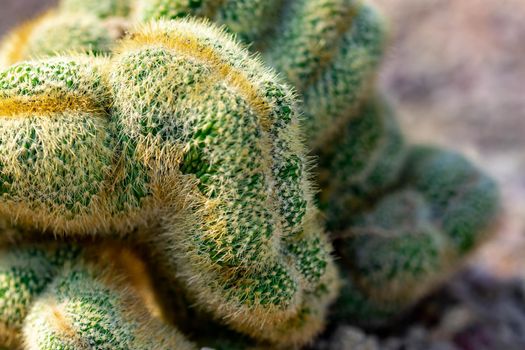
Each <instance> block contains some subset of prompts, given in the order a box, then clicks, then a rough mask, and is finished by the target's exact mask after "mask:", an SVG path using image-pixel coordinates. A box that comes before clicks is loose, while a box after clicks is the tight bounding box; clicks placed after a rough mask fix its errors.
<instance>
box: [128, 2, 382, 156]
mask: <svg viewBox="0 0 525 350" xmlns="http://www.w3.org/2000/svg"><path fill="white" fill-rule="evenodd" d="M142 3H143V6H142V7H139V10H138V12H139V13H141V14H142V15H141V19H142V20H150V19H158V18H178V17H184V16H188V15H191V16H200V17H207V18H209V19H211V20H212V21H214V22H215V23H218V24H222V25H224V26H225V27H226V28H227V29H228V30H229V31H230V32H232V33H235V34H236V35H237V36H238V37H239V38H240V39H241V40H243V41H245V42H247V43H250V44H252V47H253V48H254V49H256V50H259V51H260V52H261V55H262V56H263V58H264V59H265V61H266V62H267V63H269V64H270V65H271V66H273V67H274V68H275V69H276V70H277V71H278V72H280V73H281V74H282V75H283V76H284V77H285V78H286V79H287V80H288V81H289V82H290V83H291V84H292V85H293V86H294V87H295V88H296V89H297V91H298V92H299V94H300V97H301V99H302V100H303V101H304V108H303V114H304V116H303V119H304V120H303V123H304V125H305V126H304V128H305V133H306V136H307V137H306V140H307V142H308V146H309V148H311V149H314V148H317V147H320V146H322V143H323V140H326V139H330V138H331V137H332V135H333V133H334V132H336V131H337V130H338V129H339V128H340V127H341V125H344V124H345V123H346V122H347V121H348V120H349V118H351V117H352V116H354V115H355V114H356V113H357V112H358V106H359V104H360V103H361V102H362V100H363V99H364V98H365V97H366V95H367V94H368V91H369V90H370V89H371V88H372V85H373V81H374V79H373V78H374V76H375V74H376V70H377V67H378V65H379V62H380V59H381V56H382V52H383V47H384V42H385V38H384V36H385V34H384V29H383V23H382V20H381V18H380V17H379V16H378V15H377V13H376V12H375V11H374V10H373V9H372V8H371V7H370V6H368V5H366V4H364V3H362V2H361V1H354V0H296V1H279V0H273V1H234V0H225V1H218V0H210V1H173V0H151V1H148V0H142Z"/></svg>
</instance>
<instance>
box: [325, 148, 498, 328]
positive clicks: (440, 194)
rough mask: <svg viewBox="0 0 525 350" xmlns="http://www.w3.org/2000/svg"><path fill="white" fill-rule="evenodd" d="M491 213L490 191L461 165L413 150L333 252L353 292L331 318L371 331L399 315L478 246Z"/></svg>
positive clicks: (437, 153) (454, 158) (451, 157)
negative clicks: (396, 180) (391, 184)
mask: <svg viewBox="0 0 525 350" xmlns="http://www.w3.org/2000/svg"><path fill="white" fill-rule="evenodd" d="M497 209H498V191H497V188H496V185H495V183H494V182H493V181H492V180H491V179H489V178H488V177H487V176H486V175H484V174H483V173H481V172H480V171H479V170H478V169H476V168H475V167H474V166H473V165H472V164H471V163H469V162H468V161H467V160H466V159H464V158H462V157H461V156H459V155H457V154H454V153H451V152H447V151H442V150H438V149H434V148H429V147H420V146H418V147H413V148H412V149H411V151H410V153H409V156H408V162H407V165H406V166H405V169H404V175H403V176H402V183H401V185H399V189H397V190H395V191H394V192H392V193H390V194H388V195H387V196H385V197H384V198H382V199H381V200H380V201H379V202H378V203H377V204H376V206H375V207H374V208H373V209H372V210H370V211H369V212H367V213H364V214H362V215H360V216H358V217H354V220H353V223H352V224H351V226H350V227H349V228H348V229H347V232H346V235H347V236H345V237H344V238H343V239H342V241H341V242H340V244H339V251H340V254H341V255H342V256H343V260H342V264H341V265H342V267H343V270H344V274H345V276H346V278H348V279H349V281H348V283H349V284H351V285H352V287H353V289H352V290H347V291H346V292H344V293H343V296H342V297H341V298H340V300H339V305H338V306H336V307H335V310H336V313H337V316H338V317H339V318H346V319H354V320H359V321H358V322H361V323H366V322H372V323H373V322H381V321H384V319H385V318H388V317H389V316H393V315H395V314H397V313H399V312H400V311H402V310H403V309H405V308H406V307H407V306H409V305H410V304H412V303H413V302H414V301H416V300H417V299H418V298H420V297H421V296H422V295H423V294H424V293H426V292H427V291H428V290H429V289H430V288H432V287H433V286H434V285H435V284H436V283H437V282H439V281H440V280H442V279H443V278H444V277H446V275H447V274H449V273H450V272H451V271H453V269H454V268H455V267H456V266H457V265H458V263H459V262H460V259H461V258H462V257H463V256H464V255H465V254H466V253H468V252H469V251H471V250H472V249H473V248H474V247H475V246H476V245H477V244H479V242H480V241H482V240H483V238H484V237H485V234H486V233H487V232H489V231H490V227H491V225H490V224H491V222H493V221H494V219H495V215H496V213H497ZM359 300H364V303H360V302H358V301H359Z"/></svg>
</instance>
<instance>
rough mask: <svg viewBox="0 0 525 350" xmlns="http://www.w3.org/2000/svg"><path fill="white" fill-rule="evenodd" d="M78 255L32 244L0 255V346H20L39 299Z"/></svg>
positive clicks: (64, 248)
mask: <svg viewBox="0 0 525 350" xmlns="http://www.w3.org/2000/svg"><path fill="white" fill-rule="evenodd" d="M77 254H78V249H76V248H74V247H71V246H59V245H49V244H31V245H26V246H24V247H20V248H19V247H16V248H12V247H11V248H8V247H7V246H4V247H2V249H1V254H0V346H1V345H6V346H10V347H15V346H18V345H20V344H21V343H22V338H21V336H20V334H21V330H22V325H23V322H24V319H25V317H26V316H27V313H28V310H29V308H30V306H31V305H32V303H33V302H34V300H35V298H37V297H38V295H39V294H40V293H42V292H43V290H44V289H45V288H46V286H47V285H48V284H49V283H50V282H51V281H52V280H53V279H54V278H55V276H56V275H57V274H58V273H59V271H60V269H61V267H62V266H63V264H64V263H65V262H66V261H68V260H69V259H72V258H74V257H75V256H76V255H77Z"/></svg>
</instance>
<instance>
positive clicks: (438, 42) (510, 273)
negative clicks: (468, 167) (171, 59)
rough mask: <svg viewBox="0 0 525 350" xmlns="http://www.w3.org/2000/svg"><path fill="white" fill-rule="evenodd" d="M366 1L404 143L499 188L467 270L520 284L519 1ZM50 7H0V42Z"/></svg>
mask: <svg viewBox="0 0 525 350" xmlns="http://www.w3.org/2000/svg"><path fill="white" fill-rule="evenodd" d="M369 1H372V2H373V3H375V4H376V5H377V7H379V8H380V9H381V10H382V12H383V13H384V15H385V17H387V18H388V19H389V22H390V27H391V28H390V29H391V33H392V34H391V47H390V50H389V53H388V55H387V59H386V61H385V63H384V65H383V69H382V72H381V77H380V84H381V88H382V90H383V91H384V92H385V94H386V95H387V96H389V97H390V99H391V100H392V101H393V103H394V105H395V106H396V107H397V110H398V111H399V118H400V120H401V121H402V124H403V129H404V130H405V132H406V133H407V134H408V137H409V138H410V139H412V140H413V141H424V142H431V143H436V144H439V145H442V146H445V147H447V148H453V149H456V150H458V151H460V152H462V153H464V154H466V155H467V156H468V157H469V158H470V159H472V160H473V161H474V162H476V163H477V164H478V165H480V166H481V167H483V168H484V169H485V170H486V171H487V172H488V173H490V174H491V175H492V176H493V177H494V178H496V179H497V180H498V181H499V183H500V185H501V189H502V194H503V204H504V209H505V210H504V213H503V214H502V217H501V225H500V229H499V231H498V233H497V235H496V236H495V237H494V239H492V240H491V241H490V242H488V243H487V244H486V245H485V246H484V247H482V249H480V251H479V252H478V253H476V255H475V256H474V257H473V259H472V261H471V262H470V264H471V265H472V266H475V267H476V269H481V270H484V271H488V272H489V273H490V274H492V275H495V276H498V277H500V278H506V277H520V278H525V268H524V267H525V0H424V1H421V0H369ZM54 2H55V1H53V0H0V36H2V35H3V34H5V33H6V31H7V30H8V29H9V28H11V27H12V26H14V25H16V24H18V23H20V22H22V21H23V20H25V19H28V18H31V17H32V16H34V15H35V14H37V13H39V12H42V11H44V10H45V9H46V8H47V7H48V6H50V5H52V4H53V3H54ZM523 305H525V301H524V303H523ZM524 308H525V306H524ZM524 315H525V312H524ZM524 317H525V316H524ZM524 320H525V318H524ZM523 324H524V325H525V322H524V323H523ZM524 333H525V332H524ZM523 336H524V337H525V335H523ZM523 344H525V342H524V343H523ZM524 346H525V345H524ZM472 349H476V350H477V348H472Z"/></svg>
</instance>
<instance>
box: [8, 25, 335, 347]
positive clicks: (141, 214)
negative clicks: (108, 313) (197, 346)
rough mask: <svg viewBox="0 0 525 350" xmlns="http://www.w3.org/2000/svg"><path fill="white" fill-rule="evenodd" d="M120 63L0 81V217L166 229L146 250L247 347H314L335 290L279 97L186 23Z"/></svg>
mask: <svg viewBox="0 0 525 350" xmlns="http://www.w3.org/2000/svg"><path fill="white" fill-rule="evenodd" d="M118 52H119V53H118V54H117V55H115V57H114V58H113V60H112V61H111V62H109V63H108V62H107V61H105V60H100V61H93V63H92V64H84V61H85V60H87V61H89V60H90V59H88V58H86V59H84V58H79V59H75V58H73V59H63V58H56V59H50V60H45V61H37V62H33V63H22V64H19V65H15V66H13V67H11V68H10V69H8V70H6V71H4V72H3V73H0V111H1V115H2V116H3V117H2V120H1V123H0V128H1V129H2V135H1V136H0V137H1V139H2V140H5V142H4V147H3V149H1V150H0V162H1V165H2V173H1V175H2V179H3V180H2V184H1V185H2V190H3V199H2V201H1V203H0V211H2V212H4V213H5V214H9V215H12V216H13V217H14V218H17V219H18V223H23V224H25V225H26V226H36V227H39V228H50V229H52V230H53V231H55V232H61V233H67V234H72V233H74V232H76V233H77V234H86V233H98V232H105V231H107V230H108V229H113V230H115V231H117V232H123V233H125V232H129V231H130V229H131V228H133V227H136V226H144V224H147V219H148V218H152V217H155V218H158V217H161V218H162V220H161V222H162V224H161V228H160V230H161V232H159V233H158V234H156V237H157V239H153V240H150V243H151V245H152V247H153V248H152V249H154V250H155V251H157V252H158V256H159V257H161V258H162V259H159V263H160V264H161V265H162V266H161V269H162V271H165V272H167V273H168V274H169V275H168V277H171V278H174V276H173V274H174V273H173V271H174V269H175V270H176V271H177V275H178V277H180V279H181V280H182V281H184V284H185V285H186V287H187V289H188V291H189V294H190V295H191V296H192V297H193V298H194V299H195V300H196V302H197V304H198V305H200V306H201V307H202V308H204V309H205V310H207V311H209V312H211V313H212V314H213V315H214V316H215V317H217V318H218V319H225V321H226V322H227V323H228V324H230V325H231V326H232V327H234V328H235V329H237V330H239V331H241V332H244V333H247V334H249V335H251V336H254V337H256V338H261V339H263V340H270V341H280V342H285V343H286V342H290V343H304V342H306V341H308V340H310V339H311V337H312V336H313V335H315V334H316V333H317V332H318V331H319V330H320V329H321V327H322V321H323V318H324V317H323V314H324V310H325V309H326V306H327V304H328V303H329V302H330V301H331V300H332V299H333V297H334V292H335V289H336V288H335V284H336V278H335V270H334V267H333V264H332V262H331V257H330V248H329V244H328V242H327V241H326V239H325V237H324V236H323V229H322V228H321V226H320V225H319V223H318V221H317V218H316V216H317V211H316V209H315V207H314V206H313V204H312V193H311V189H310V183H309V180H308V174H307V171H306V169H305V158H304V150H303V146H302V144H301V142H300V139H301V137H300V136H299V135H300V133H299V124H298V120H297V116H296V106H295V102H294V99H293V96H292V94H291V92H290V91H289V90H288V87H287V86H286V85H283V84H282V83H280V82H279V80H278V79H277V78H276V77H275V76H274V75H273V73H272V72H270V71H269V70H267V69H266V68H264V66H262V65H261V64H260V63H259V62H258V61H256V60H254V59H253V58H251V57H250V56H249V54H248V53H247V52H246V51H244V50H243V49H241V48H240V47H239V46H238V45H237V44H236V43H235V42H234V41H232V40H231V39H230V37H228V36H227V35H225V34H223V33H221V32H220V31H218V30H216V29H215V28H213V27H208V26H204V25H202V24H199V23H196V22H194V21H182V22H158V23H155V24H152V25H149V26H146V27H144V28H142V29H141V30H139V31H138V32H136V33H135V34H134V35H133V36H132V38H131V39H130V40H127V41H125V42H124V43H123V44H122V45H121V47H120V49H119V51H118ZM96 62H100V64H97V63H96ZM106 70H107V71H111V74H109V76H108V75H107V74H105V73H104V72H105V71H106ZM111 101H112V102H111ZM110 106H111V109H110ZM44 155H45V156H44ZM49 174H53V175H54V176H51V177H50V176H49ZM146 226H147V225H146ZM261 329H264V332H261Z"/></svg>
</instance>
